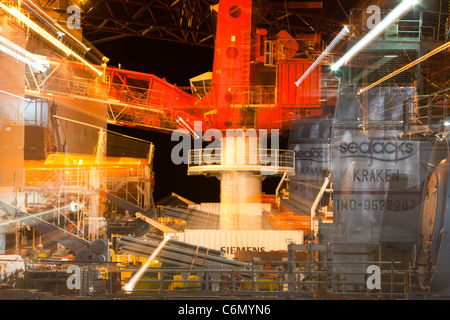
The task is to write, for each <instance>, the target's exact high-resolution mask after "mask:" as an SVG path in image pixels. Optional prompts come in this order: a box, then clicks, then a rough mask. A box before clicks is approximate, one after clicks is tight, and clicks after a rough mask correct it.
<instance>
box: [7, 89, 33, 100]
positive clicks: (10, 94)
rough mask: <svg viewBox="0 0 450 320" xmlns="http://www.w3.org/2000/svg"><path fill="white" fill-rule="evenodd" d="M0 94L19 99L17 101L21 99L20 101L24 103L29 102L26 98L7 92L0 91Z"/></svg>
mask: <svg viewBox="0 0 450 320" xmlns="http://www.w3.org/2000/svg"><path fill="white" fill-rule="evenodd" d="M0 93H3V94H7V95H9V96H12V97H14V98H19V99H22V100H25V101H31V100H30V99H27V98H24V97H21V96H18V95H16V94H13V93H11V92H7V91H3V90H0Z"/></svg>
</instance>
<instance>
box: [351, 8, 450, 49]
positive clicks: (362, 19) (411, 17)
mask: <svg viewBox="0 0 450 320" xmlns="http://www.w3.org/2000/svg"><path fill="white" fill-rule="evenodd" d="M368 9H369V8H365V9H361V8H355V9H352V10H351V11H350V25H351V28H350V30H352V33H354V34H355V35H358V36H361V35H364V34H366V33H368V32H369V31H370V29H369V28H368V19H371V17H372V16H373V15H374V14H376V13H375V12H374V11H373V10H368ZM373 9H375V8H373ZM388 13H389V10H381V9H380V11H379V14H380V18H381V19H383V17H385V16H386V15H387V14H388ZM448 17H449V13H445V12H435V11H427V10H420V11H419V10H411V11H410V12H408V13H407V14H406V15H405V16H403V17H402V18H401V19H399V20H398V21H397V22H396V23H394V24H393V25H392V26H391V27H390V28H389V29H388V30H387V31H386V32H385V33H384V34H383V35H382V36H380V38H379V40H385V41H399V40H400V41H417V40H425V39H426V40H434V41H443V40H445V39H446V32H447V29H446V21H447V19H448Z"/></svg>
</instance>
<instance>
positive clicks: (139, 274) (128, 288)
mask: <svg viewBox="0 0 450 320" xmlns="http://www.w3.org/2000/svg"><path fill="white" fill-rule="evenodd" d="M169 240H170V237H169V236H165V237H164V240H163V241H162V242H161V243H160V244H159V246H158V247H156V249H155V250H154V251H153V253H152V254H151V256H150V257H148V259H147V261H146V262H145V264H144V265H143V266H142V267H141V268H140V269H139V271H138V272H137V273H136V274H135V275H134V276H133V278H132V279H131V280H130V281H129V282H128V283H127V284H126V285H124V286H123V290H125V291H126V292H132V291H133V290H134V286H135V285H136V283H137V282H138V281H139V279H140V278H141V277H142V275H143V274H144V272H145V271H146V270H147V269H148V266H149V265H150V263H151V262H152V261H153V260H155V258H156V256H157V255H158V254H159V252H160V251H161V250H162V248H163V247H164V246H165V245H166V243H167V241H169Z"/></svg>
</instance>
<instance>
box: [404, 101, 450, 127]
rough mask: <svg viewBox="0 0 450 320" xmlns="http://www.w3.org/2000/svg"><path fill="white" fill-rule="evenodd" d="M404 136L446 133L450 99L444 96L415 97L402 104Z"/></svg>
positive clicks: (449, 116) (448, 121) (449, 113)
mask: <svg viewBox="0 0 450 320" xmlns="http://www.w3.org/2000/svg"><path fill="white" fill-rule="evenodd" d="M404 115H405V116H404V117H405V118H404V126H405V133H406V134H417V133H418V134H423V133H428V134H438V133H441V132H443V131H448V129H446V127H447V128H448V125H449V123H450V99H449V97H448V96H446V95H444V94H433V95H424V96H417V97H414V98H411V99H409V100H407V101H406V102H405V104H404Z"/></svg>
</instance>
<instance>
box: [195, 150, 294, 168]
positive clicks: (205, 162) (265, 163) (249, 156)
mask: <svg viewBox="0 0 450 320" xmlns="http://www.w3.org/2000/svg"><path fill="white" fill-rule="evenodd" d="M202 169H204V170H213V171H214V170H219V171H221V170H227V169H230V170H239V169H242V170H261V169H263V170H268V171H272V170H275V171H283V172H284V171H288V173H290V174H293V173H294V172H295V152H294V151H292V150H280V149H260V148H256V149H253V148H248V150H246V148H244V149H243V150H236V151H234V150H233V152H228V153H227V152H226V151H224V150H223V149H221V148H210V149H208V148H205V149H191V150H190V153H189V159H188V172H191V173H192V172H193V171H196V170H202Z"/></svg>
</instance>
